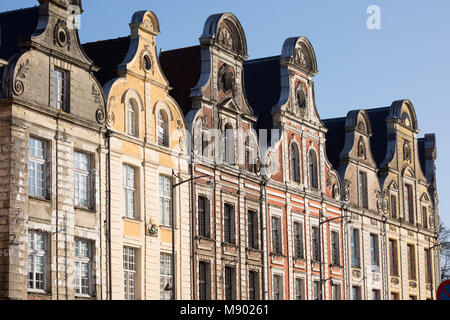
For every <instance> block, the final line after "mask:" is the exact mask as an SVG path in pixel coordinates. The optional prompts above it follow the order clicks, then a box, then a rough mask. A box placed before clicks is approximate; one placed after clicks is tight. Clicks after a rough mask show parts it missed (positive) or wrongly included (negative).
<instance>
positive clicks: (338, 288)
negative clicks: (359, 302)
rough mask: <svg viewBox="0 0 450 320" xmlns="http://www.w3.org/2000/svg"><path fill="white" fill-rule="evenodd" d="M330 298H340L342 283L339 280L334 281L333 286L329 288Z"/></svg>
mask: <svg viewBox="0 0 450 320" xmlns="http://www.w3.org/2000/svg"><path fill="white" fill-rule="evenodd" d="M336 294H337V296H336ZM331 299H332V300H342V284H341V283H340V282H335V283H334V284H333V287H332V289H331Z"/></svg>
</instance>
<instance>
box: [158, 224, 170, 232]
mask: <svg viewBox="0 0 450 320" xmlns="http://www.w3.org/2000/svg"><path fill="white" fill-rule="evenodd" d="M159 227H160V228H162V229H166V230H169V231H172V226H168V225H165V224H160V225H159Z"/></svg>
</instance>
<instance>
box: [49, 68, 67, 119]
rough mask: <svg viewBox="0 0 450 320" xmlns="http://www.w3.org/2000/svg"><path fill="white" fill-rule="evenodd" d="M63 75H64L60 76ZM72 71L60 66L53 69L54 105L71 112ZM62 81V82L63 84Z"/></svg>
mask: <svg viewBox="0 0 450 320" xmlns="http://www.w3.org/2000/svg"><path fill="white" fill-rule="evenodd" d="M59 75H62V77H59ZM69 75H70V73H69V71H67V70H64V69H62V68H59V67H55V68H54V69H53V104H52V107H53V108H55V109H56V110H60V111H63V112H66V113H69V92H70V90H68V87H69V81H70V76H69ZM61 83H62V84H61Z"/></svg>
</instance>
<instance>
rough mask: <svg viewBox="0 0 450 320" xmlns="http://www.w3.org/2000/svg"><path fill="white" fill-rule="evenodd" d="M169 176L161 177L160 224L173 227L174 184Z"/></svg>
mask: <svg viewBox="0 0 450 320" xmlns="http://www.w3.org/2000/svg"><path fill="white" fill-rule="evenodd" d="M170 180H171V178H169V177H167V176H162V175H161V176H159V223H160V224H161V225H163V226H167V227H171V226H172V222H173V221H172V212H171V211H170V210H171V207H172V182H171V181H170Z"/></svg>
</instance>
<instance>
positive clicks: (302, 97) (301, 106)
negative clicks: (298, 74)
mask: <svg viewBox="0 0 450 320" xmlns="http://www.w3.org/2000/svg"><path fill="white" fill-rule="evenodd" d="M295 98H296V99H295V100H296V101H295V102H296V104H297V107H298V110H299V111H300V116H302V117H303V116H305V114H306V94H305V90H304V89H303V85H302V84H301V83H299V84H298V85H297V89H296V90H295Z"/></svg>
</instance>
